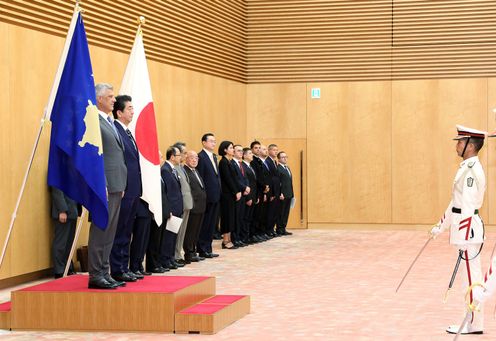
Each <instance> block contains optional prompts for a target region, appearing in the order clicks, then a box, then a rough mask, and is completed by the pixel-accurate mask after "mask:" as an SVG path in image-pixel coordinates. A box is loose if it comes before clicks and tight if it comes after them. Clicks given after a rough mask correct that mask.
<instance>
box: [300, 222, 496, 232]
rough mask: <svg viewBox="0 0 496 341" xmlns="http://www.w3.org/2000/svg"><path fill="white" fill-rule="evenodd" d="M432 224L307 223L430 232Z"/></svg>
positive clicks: (493, 227) (318, 226)
mask: <svg viewBox="0 0 496 341" xmlns="http://www.w3.org/2000/svg"><path fill="white" fill-rule="evenodd" d="M431 228H432V224H351V223H308V229H309V230H312V229H315V230H372V231H373V230H380V231H384V230H390V231H391V230H393V231H395V230H411V231H430V229H431ZM484 228H485V229H486V232H496V225H485V226H484Z"/></svg>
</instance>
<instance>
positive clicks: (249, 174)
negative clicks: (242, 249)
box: [241, 148, 259, 244]
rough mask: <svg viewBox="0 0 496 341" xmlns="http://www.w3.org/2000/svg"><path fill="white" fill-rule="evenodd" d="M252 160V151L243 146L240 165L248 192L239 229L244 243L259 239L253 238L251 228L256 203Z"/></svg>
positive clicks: (255, 184) (255, 185)
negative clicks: (248, 188)
mask: <svg viewBox="0 0 496 341" xmlns="http://www.w3.org/2000/svg"><path fill="white" fill-rule="evenodd" d="M252 161H253V152H252V151H251V149H250V148H243V163H242V167H243V169H244V173H245V175H246V178H247V180H248V186H249V187H250V193H249V194H248V195H247V196H246V202H245V213H244V216H243V225H242V230H241V241H243V243H245V244H251V243H256V242H258V241H259V240H257V238H254V235H255V233H256V231H255V230H254V228H253V211H254V208H255V206H256V205H257V203H258V188H257V187H258V185H257V175H256V173H255V170H254V169H253V168H252V167H251V162H252Z"/></svg>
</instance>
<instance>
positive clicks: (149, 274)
mask: <svg viewBox="0 0 496 341" xmlns="http://www.w3.org/2000/svg"><path fill="white" fill-rule="evenodd" d="M139 272H140V274H142V275H143V276H151V275H152V273H151V272H150V271H145V270H140V271H139Z"/></svg>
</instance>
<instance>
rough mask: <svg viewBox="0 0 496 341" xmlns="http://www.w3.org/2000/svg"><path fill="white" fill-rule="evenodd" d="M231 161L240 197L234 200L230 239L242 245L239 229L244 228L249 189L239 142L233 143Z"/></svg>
mask: <svg viewBox="0 0 496 341" xmlns="http://www.w3.org/2000/svg"><path fill="white" fill-rule="evenodd" d="M231 163H232V164H233V168H234V169H235V170H236V174H237V177H236V180H237V185H238V191H239V192H241V194H242V195H241V199H240V200H238V201H237V202H236V225H235V226H234V230H233V231H232V232H231V240H232V242H233V244H234V245H235V246H238V247H243V246H246V245H247V244H246V243H243V237H242V236H241V234H242V233H241V231H243V230H244V229H245V227H244V225H245V224H244V216H245V204H246V196H248V195H249V194H250V191H251V189H250V186H249V185H248V178H247V177H246V173H245V170H244V168H243V147H242V146H240V145H239V144H237V145H234V156H233V159H232V160H231Z"/></svg>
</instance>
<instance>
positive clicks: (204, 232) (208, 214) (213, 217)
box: [196, 202, 219, 253]
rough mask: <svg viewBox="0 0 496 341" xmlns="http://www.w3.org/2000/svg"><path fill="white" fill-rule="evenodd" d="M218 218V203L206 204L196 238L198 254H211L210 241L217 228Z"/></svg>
mask: <svg viewBox="0 0 496 341" xmlns="http://www.w3.org/2000/svg"><path fill="white" fill-rule="evenodd" d="M218 216H219V202H211V203H207V208H206V209H205V214H204V216H203V222H202V226H201V229H200V236H199V237H198V243H197V244H196V246H197V251H198V252H200V253H212V239H213V234H214V230H215V228H216V226H217V221H218Z"/></svg>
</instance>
